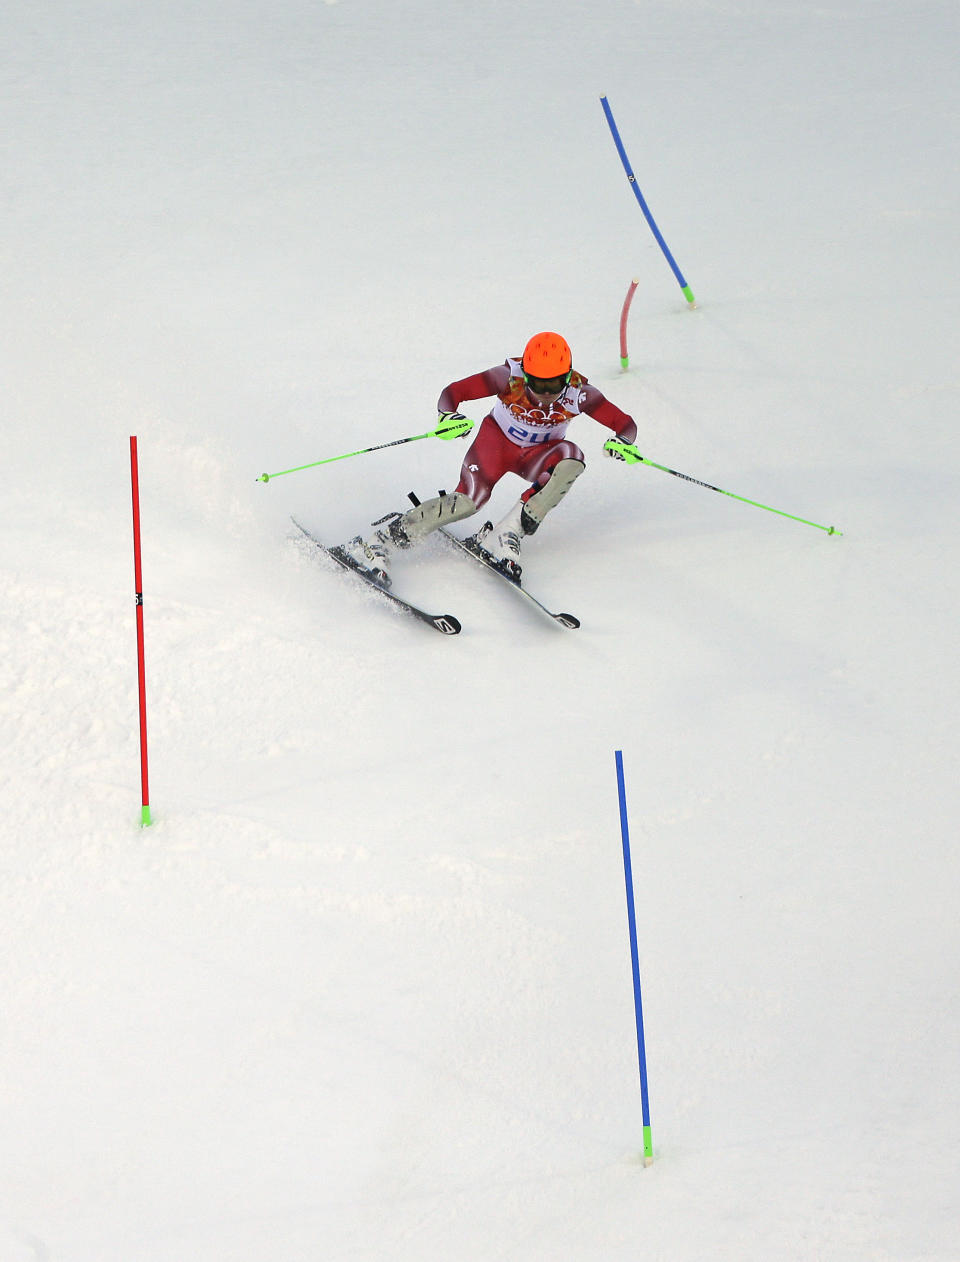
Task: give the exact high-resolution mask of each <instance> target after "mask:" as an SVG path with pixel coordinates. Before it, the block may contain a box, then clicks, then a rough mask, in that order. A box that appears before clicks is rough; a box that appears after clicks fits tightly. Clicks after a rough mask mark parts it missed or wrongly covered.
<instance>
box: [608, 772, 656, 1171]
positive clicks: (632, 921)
mask: <svg viewBox="0 0 960 1262" xmlns="http://www.w3.org/2000/svg"><path fill="white" fill-rule="evenodd" d="M615 758H616V763H617V792H618V794H619V797H620V834H621V837H622V839H623V875H624V879H625V881H626V885H627V923H628V925H629V927H630V959H631V962H632V965H633V1000H634V1007H635V1008H636V1013H637V1052H638V1054H639V1057H640V1108H641V1112H642V1114H643V1164H644V1165H645V1166H649V1165H651V1164H652V1162H653V1137H652V1132H651V1130H650V1095H649V1092H648V1090H647V1049H646V1046H645V1043H644V1037H643V1000H642V998H641V996H640V957H639V953H638V951H637V914H636V911H635V909H634V905H633V865H632V864H631V862H630V829H629V826H628V824H627V793H626V789H625V787H624V782H623V753H622V751H621V750H619V749H618V750H617V751H616V753H615Z"/></svg>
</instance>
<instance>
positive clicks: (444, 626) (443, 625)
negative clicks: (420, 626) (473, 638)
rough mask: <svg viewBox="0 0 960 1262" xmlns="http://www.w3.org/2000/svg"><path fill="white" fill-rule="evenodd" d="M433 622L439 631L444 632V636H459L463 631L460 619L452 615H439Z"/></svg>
mask: <svg viewBox="0 0 960 1262" xmlns="http://www.w3.org/2000/svg"><path fill="white" fill-rule="evenodd" d="M432 621H433V625H434V626H435V627H436V628H437V630H438V631H442V632H443V634H444V635H459V634H460V632H461V631H462V630H463V627H461V625H460V619H459V618H455V617H454V616H453V614H452V613H442V614H438V615H437V616H436V618H434V619H432Z"/></svg>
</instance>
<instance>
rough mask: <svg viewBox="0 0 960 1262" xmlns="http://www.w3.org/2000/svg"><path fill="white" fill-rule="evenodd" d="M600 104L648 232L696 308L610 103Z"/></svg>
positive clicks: (685, 295)
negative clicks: (645, 194)
mask: <svg viewBox="0 0 960 1262" xmlns="http://www.w3.org/2000/svg"><path fill="white" fill-rule="evenodd" d="M600 104H601V105H602V106H603V112H604V114H606V116H607V123H608V124H609V126H610V134H611V135H612V136H613V143H614V144H615V145H616V146H617V153H619V155H620V161H621V162H622V163H623V169H624V171H626V173H627V179H628V180H629V181H630V187H631V188H632V189H633V195H634V197H636V199H637V201H638V202H639V203H640V209H641V210H642V211H643V214H644V218H645V219H646V221H647V223H648V224H649V225H650V231H651V232H652V233H653V235H654V237H655V238H656V241H657V245H659V247H660V249H661V250H662V251H663V255H664V258H665V259H666V260H667V262H668V263H669V264H670V268H671V270H672V271H673V274H674V276H676V278H677V284H678V285H679V286H680V288H681V290H682V291H683V296H684V298H686V300H687V302H688V303H689V304H690V306H691V307H694V306H696V299H695V298H694V296H693V291H692V290H691V288H690V286H689V285H688V284H687V282H686V280H684V276H683V272H681V271H680V268H679V267H677V261H676V259H675V258H674V257H673V255H672V254H671V253H670V247H669V246H668V245H667V243H666V241H664V239H663V234H662V233H661V231H660V229H659V228H658V227H657V225H656V222H655V220H654V218H653V215H651V213H650V207H649V206H648V205H647V203H646V201H645V200H644V196H643V194H642V193H641V192H640V185H639V184H638V183H637V177H636V176H635V175H634V173H633V169H632V168H631V166H630V159H629V158H628V157H627V152H626V150H625V149H624V147H623V141H622V140H621V139H620V133H619V131H617V124H616V123H615V122H614V121H613V113H612V111H611V109H610V103H609V101H608V100H607V98H606V97H605V96H602V97H601V98H600Z"/></svg>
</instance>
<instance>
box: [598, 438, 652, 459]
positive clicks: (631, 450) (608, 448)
mask: <svg viewBox="0 0 960 1262" xmlns="http://www.w3.org/2000/svg"><path fill="white" fill-rule="evenodd" d="M603 454H604V455H605V456H610V457H611V459H613V460H623V461H625V462H626V463H627V464H637V463H638V461H640V460H642V459H643V456H641V455H640V453H639V451H637V449H636V447H635V446H634V444H633V443H625V442H622V441H621V440H620V439H619V438H608V439H607V441H606V442H605V443H604V444H603Z"/></svg>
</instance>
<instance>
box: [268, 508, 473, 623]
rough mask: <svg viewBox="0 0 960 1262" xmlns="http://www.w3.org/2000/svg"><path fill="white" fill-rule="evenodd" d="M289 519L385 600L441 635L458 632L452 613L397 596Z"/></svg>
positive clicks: (329, 555)
mask: <svg viewBox="0 0 960 1262" xmlns="http://www.w3.org/2000/svg"><path fill="white" fill-rule="evenodd" d="M290 520H291V521H292V522H293V524H294V525H295V526H296V528H297V529H298V530H299V531H301V532H302V533H303V534H305V535H306V537H307V538H308V539H309V540H310V542H311V543H313V544H316V546H317V547H318V548H319V549H320V551H321V552H324V553H326V555H327V556H328V557H333V559H334V561H336V562H337V563H338V564H339V565H342V566H343V568H344V569H345V570H350V571H351V573H353V574H356V576H357V578H360V579H362V580H363V581H364V582H365V583H366V584H367V586H368V587H372V588H373V589H374V590H375V591H378V592H379V593H380V595H381V596H386V598H387V600H392V601H393V603H394V604H395V605H399V606H400V608H401V609H403V610H404V611H405V612H406V613H410V614H413V616H414V617H415V618H419V619H420V621H421V622H425V623H426V624H427V625H428V626H431V627H433V629H434V630H435V631H440V632H441V633H442V634H443V635H459V634H460V622H459V619H457V618H455V617H454V616H453V614H452V613H427V611H426V610H425V609H421V608H420V607H419V605H413V604H411V603H410V601H409V600H404V599H403V597H402V596H397V595H396V594H395V593H394V592H392V591H390V589H389V588H388V587H384V586H383V584H382V583H378V582H377V580H376V579H375V578H374V577H373V575H372V574H371V573H370V572H369V570H365V569H364V568H363V566H362V565H359V564H358V563H357V562H356V561H355V560H354V559H353V557H352V556H350V555H349V554H348V553H346V552H344V550H343V548H342V547H340V546H336V547H333V548H328V547H327V545H326V544H325V543H321V541H320V540H319V539H318V538H317V536H316V535H314V534H311V533H310V531H309V530H308V529H307V528H306V526H304V525H303V524H302V523H301V522H299V521H297V519H296V517H291V518H290Z"/></svg>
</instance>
